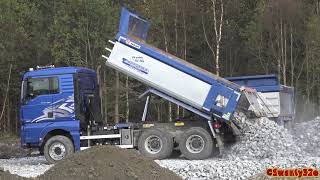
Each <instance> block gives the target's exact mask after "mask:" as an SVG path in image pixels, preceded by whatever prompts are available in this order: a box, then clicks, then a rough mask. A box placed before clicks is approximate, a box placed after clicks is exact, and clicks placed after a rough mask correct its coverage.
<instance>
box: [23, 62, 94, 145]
mask: <svg viewBox="0 0 320 180" xmlns="http://www.w3.org/2000/svg"><path fill="white" fill-rule="evenodd" d="M92 97H93V99H94V100H96V101H94V102H95V103H91V104H95V105H96V106H99V104H98V102H100V101H99V100H97V98H99V97H98V85H97V78H96V73H95V72H94V71H93V70H90V69H87V68H82V67H61V68H45V69H39V70H31V71H28V72H26V73H24V75H23V77H22V90H21V107H20V121H21V144H22V146H24V147H40V149H41V151H43V148H45V147H44V143H45V142H46V140H47V139H49V138H50V137H52V136H55V135H64V136H65V137H68V138H69V140H70V141H71V142H68V143H72V144H73V147H71V146H70V148H71V149H70V151H71V150H72V151H74V150H75V151H77V150H80V132H81V128H85V127H83V126H84V125H85V124H87V123H86V121H88V120H90V118H91V117H90V114H89V106H88V105H89V101H90V99H92ZM96 113H99V111H96ZM98 116H99V115H95V117H98ZM95 120H96V121H98V120H97V119H95ZM56 147H59V144H57V145H56ZM52 148H54V147H52ZM54 149H56V150H57V151H61V150H63V149H60V150H59V148H54ZM54 149H53V150H54ZM64 151H66V149H64Z"/></svg>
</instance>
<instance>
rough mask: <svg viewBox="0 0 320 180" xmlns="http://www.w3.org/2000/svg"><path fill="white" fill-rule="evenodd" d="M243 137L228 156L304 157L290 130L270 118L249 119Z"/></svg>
mask: <svg viewBox="0 0 320 180" xmlns="http://www.w3.org/2000/svg"><path fill="white" fill-rule="evenodd" d="M242 127H243V128H242V129H241V131H242V133H243V135H242V137H240V141H239V142H237V143H236V144H235V145H234V146H232V147H231V149H230V150H229V152H228V153H226V156H227V158H229V159H233V158H237V157H238V158H242V159H264V158H268V159H274V158H279V157H302V155H303V153H302V151H301V149H300V147H298V146H297V145H296V143H295V141H294V138H293V136H292V135H291V134H290V132H289V131H288V130H287V129H285V128H283V127H282V126H279V125H278V124H277V123H275V122H274V121H270V120H269V119H268V118H260V119H248V120H247V121H244V122H243V124H242Z"/></svg>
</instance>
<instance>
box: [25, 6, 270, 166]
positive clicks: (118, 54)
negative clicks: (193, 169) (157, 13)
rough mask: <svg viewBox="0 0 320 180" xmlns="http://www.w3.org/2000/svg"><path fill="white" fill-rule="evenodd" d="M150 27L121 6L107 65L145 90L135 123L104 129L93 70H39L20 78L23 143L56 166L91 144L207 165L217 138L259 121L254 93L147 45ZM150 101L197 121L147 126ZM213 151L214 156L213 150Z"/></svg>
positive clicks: (259, 110) (260, 111) (220, 140)
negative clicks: (176, 153) (245, 118)
mask: <svg viewBox="0 0 320 180" xmlns="http://www.w3.org/2000/svg"><path fill="white" fill-rule="evenodd" d="M148 28H149V22H148V21H146V20H145V19H143V18H141V17H140V16H138V15H136V14H134V13H131V12H130V11H128V10H127V9H125V8H123V9H122V13H121V20H120V26H119V29H120V30H119V33H118V34H117V36H116V38H115V39H116V41H115V42H113V41H109V42H110V43H111V46H112V48H106V49H107V50H108V51H110V54H109V56H103V57H104V58H106V59H107V61H106V65H107V66H109V67H111V68H114V69H116V70H118V71H120V72H123V73H125V74H127V75H128V76H129V77H131V78H135V79H137V80H139V81H140V82H142V83H144V84H146V85H147V86H149V87H150V89H148V90H147V91H146V92H145V93H143V94H142V95H141V98H145V99H146V103H145V108H144V111H143V112H141V122H138V123H120V124H113V125H106V124H104V122H103V121H102V119H103V118H102V117H101V112H100V97H99V93H98V92H99V85H98V83H97V76H96V72H94V71H93V70H90V69H87V68H81V67H62V68H44V69H36V70H30V71H28V72H26V73H25V74H24V75H23V78H22V91H21V110H20V111H21V113H20V114H21V115H20V120H21V143H22V146H23V147H29V148H38V149H39V150H40V152H41V153H43V154H44V155H45V157H46V159H47V160H48V161H49V162H51V163H54V162H56V161H59V160H61V159H63V158H64V157H66V156H67V155H69V154H71V153H73V152H75V151H79V150H81V149H86V148H89V147H91V146H93V145H106V144H108V145H116V146H119V147H122V148H137V149H138V150H139V151H140V152H141V154H142V155H144V156H146V157H149V158H152V159H163V158H167V157H169V156H170V155H171V153H172V151H173V149H174V148H177V149H179V150H180V151H181V153H182V154H183V155H184V157H186V158H187V159H205V158H208V157H209V156H211V155H212V153H213V152H214V151H216V148H215V147H216V146H218V147H219V150H220V153H221V152H222V151H223V137H224V136H226V135H234V134H237V133H238V131H239V129H238V127H239V126H238V124H237V122H238V120H239V118H241V115H242V114H246V113H247V112H248V109H249V106H250V107H251V110H252V112H253V114H255V115H256V116H263V115H264V114H265V113H264V111H263V109H262V108H261V106H260V105H259V103H258V101H257V93H256V92H255V91H254V90H252V89H248V88H244V87H242V86H239V85H237V84H235V83H232V82H230V81H228V80H226V79H223V78H221V77H218V76H215V75H213V74H211V73H210V72H207V71H205V70H203V69H201V68H199V67H196V66H194V65H192V64H190V63H187V62H186V61H184V60H182V59H179V58H178V57H175V56H173V55H170V54H168V53H165V52H163V51H162V50H159V49H157V48H155V47H152V46H150V45H148V44H146V43H145V40H146V38H147V32H148ZM150 96H157V97H160V98H163V99H165V100H167V101H170V102H171V103H174V104H177V105H179V106H181V107H183V108H185V109H186V110H188V111H189V112H191V113H193V114H194V115H195V117H196V118H193V119H188V118H182V119H180V120H176V121H174V122H167V123H160V122H155V121H147V120H146V116H147V111H148V105H149V101H150V99H151V98H150ZM217 151H218V150H217Z"/></svg>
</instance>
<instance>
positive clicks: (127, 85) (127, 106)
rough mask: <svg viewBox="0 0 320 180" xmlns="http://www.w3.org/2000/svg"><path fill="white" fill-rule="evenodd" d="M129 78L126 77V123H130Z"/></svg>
mask: <svg viewBox="0 0 320 180" xmlns="http://www.w3.org/2000/svg"><path fill="white" fill-rule="evenodd" d="M129 113H130V109H129V77H128V76H126V122H129Z"/></svg>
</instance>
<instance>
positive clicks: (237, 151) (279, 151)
mask: <svg viewBox="0 0 320 180" xmlns="http://www.w3.org/2000/svg"><path fill="white" fill-rule="evenodd" d="M313 123H314V122H313ZM311 124H312V122H311ZM319 124H320V123H319ZM305 126H308V125H305ZM310 126H312V125H310ZM242 127H243V129H242V133H243V134H242V136H241V137H240V141H238V142H237V143H235V144H234V145H231V146H230V148H228V149H226V152H225V153H224V156H223V157H222V158H212V159H207V160H201V161H190V160H185V159H183V157H182V158H180V159H168V160H161V161H156V162H157V163H159V164H160V165H161V166H163V167H167V168H169V169H170V170H172V171H174V172H175V173H177V174H178V175H180V176H181V177H182V178H183V179H248V178H249V177H251V176H254V175H256V174H262V175H263V174H264V173H265V170H266V169H267V168H269V167H280V168H295V167H315V168H320V158H319V157H318V154H310V153H311V151H310V152H305V151H304V148H303V147H304V146H300V144H297V143H298V142H297V141H295V140H296V138H295V137H294V136H292V135H291V134H290V132H289V131H288V130H286V129H284V128H283V127H281V126H279V125H277V124H276V123H275V122H273V121H270V120H269V119H267V118H260V119H255V120H253V119H252V120H247V121H244V122H243V124H242ZM318 129H319V128H318ZM305 131H306V135H308V131H309V130H307V129H305ZM306 135H305V136H303V137H307V139H312V140H310V141H312V142H314V143H312V142H311V144H314V146H313V147H317V146H316V145H318V146H320V145H319V143H318V144H317V143H316V142H318V141H317V140H318V139H317V138H316V139H315V138H313V137H312V136H306ZM308 141H309V140H308ZM306 145H309V142H308V143H306ZM319 151H320V150H319ZM313 155H315V156H314V157H313ZM265 178H267V179H268V177H265ZM254 179H255V178H254Z"/></svg>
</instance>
